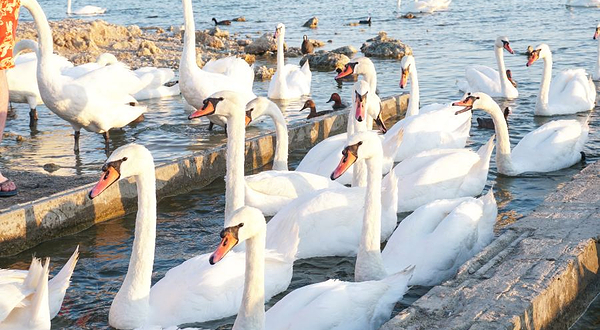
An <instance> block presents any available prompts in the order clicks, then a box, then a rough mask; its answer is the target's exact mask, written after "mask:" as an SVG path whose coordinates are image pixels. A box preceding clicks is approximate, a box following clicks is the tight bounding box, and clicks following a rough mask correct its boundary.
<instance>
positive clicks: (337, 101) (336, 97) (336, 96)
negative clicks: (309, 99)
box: [327, 93, 342, 105]
mask: <svg viewBox="0 0 600 330" xmlns="http://www.w3.org/2000/svg"><path fill="white" fill-rule="evenodd" d="M329 102H333V103H334V105H342V97H341V96H340V94H338V93H332V94H331V96H330V97H329V101H327V103H329Z"/></svg>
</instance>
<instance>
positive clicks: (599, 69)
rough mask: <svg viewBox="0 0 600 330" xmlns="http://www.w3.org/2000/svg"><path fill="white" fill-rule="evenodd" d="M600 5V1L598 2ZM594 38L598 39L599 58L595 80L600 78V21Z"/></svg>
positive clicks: (594, 75)
mask: <svg viewBox="0 0 600 330" xmlns="http://www.w3.org/2000/svg"><path fill="white" fill-rule="evenodd" d="M598 5H599V6H600V1H599V2H598ZM594 40H598V58H597V59H596V67H595V68H594V74H593V77H594V80H600V23H598V25H597V26H596V31H594Z"/></svg>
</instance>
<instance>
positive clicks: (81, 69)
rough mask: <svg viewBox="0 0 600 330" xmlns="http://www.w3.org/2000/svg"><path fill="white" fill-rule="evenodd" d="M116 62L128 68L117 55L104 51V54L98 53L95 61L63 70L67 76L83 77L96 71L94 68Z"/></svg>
mask: <svg viewBox="0 0 600 330" xmlns="http://www.w3.org/2000/svg"><path fill="white" fill-rule="evenodd" d="M115 64H118V65H121V67H123V68H126V69H128V68H127V66H126V65H125V64H123V63H122V62H119V60H117V58H116V57H115V55H113V54H111V53H102V54H100V55H98V57H97V58H96V61H95V62H90V63H84V64H81V65H77V66H71V67H69V68H66V69H65V70H62V74H63V75H65V76H69V77H72V78H78V77H81V76H83V75H85V74H87V73H90V72H92V71H94V70H97V69H100V68H103V67H105V66H107V65H115ZM115 79H118V78H117V77H115Z"/></svg>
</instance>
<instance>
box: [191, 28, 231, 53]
mask: <svg viewBox="0 0 600 330" xmlns="http://www.w3.org/2000/svg"><path fill="white" fill-rule="evenodd" d="M196 43H197V44H201V45H204V46H207V47H212V48H217V49H221V48H224V47H225V44H223V41H222V40H221V39H219V38H217V37H214V36H211V35H210V34H208V32H204V31H196Z"/></svg>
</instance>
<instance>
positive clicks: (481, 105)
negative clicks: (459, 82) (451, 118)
mask: <svg viewBox="0 0 600 330" xmlns="http://www.w3.org/2000/svg"><path fill="white" fill-rule="evenodd" d="M452 106H455V107H464V108H462V109H461V110H458V111H456V112H455V113H454V114H455V115H458V114H461V113H463V112H467V111H473V110H475V109H480V110H483V111H485V112H487V113H491V112H492V109H498V110H499V109H500V108H499V107H498V104H497V103H496V101H494V100H493V99H492V98H491V97H490V96H489V95H487V94H486V93H481V92H478V93H467V94H466V96H465V98H464V99H462V100H461V101H458V102H454V103H452Z"/></svg>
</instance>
